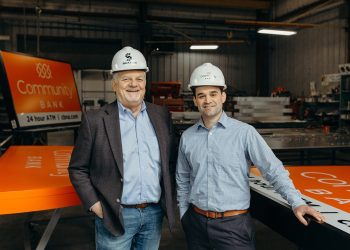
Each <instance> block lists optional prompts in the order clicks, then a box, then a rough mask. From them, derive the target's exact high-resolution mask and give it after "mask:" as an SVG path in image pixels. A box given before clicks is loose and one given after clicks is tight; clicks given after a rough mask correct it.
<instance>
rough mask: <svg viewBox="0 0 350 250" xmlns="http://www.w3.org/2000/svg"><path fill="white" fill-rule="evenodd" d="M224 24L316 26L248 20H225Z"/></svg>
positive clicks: (313, 25)
mask: <svg viewBox="0 0 350 250" xmlns="http://www.w3.org/2000/svg"><path fill="white" fill-rule="evenodd" d="M225 23H226V24H235V25H247V26H259V27H262V26H264V27H268V26H270V27H290V28H300V29H304V28H313V27H315V26H316V25H315V24H310V23H288V22H266V21H248V20H226V21H225Z"/></svg>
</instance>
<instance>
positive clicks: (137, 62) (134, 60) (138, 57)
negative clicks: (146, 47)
mask: <svg viewBox="0 0 350 250" xmlns="http://www.w3.org/2000/svg"><path fill="white" fill-rule="evenodd" d="M126 70H144V71H146V72H148V67H147V62H146V59H145V57H144V56H143V55H142V53H141V52H140V51H138V50H137V49H133V48H132V47H129V46H127V47H124V48H122V49H121V50H119V51H118V52H117V53H116V54H115V55H114V57H113V60H112V69H111V73H114V72H119V71H126Z"/></svg>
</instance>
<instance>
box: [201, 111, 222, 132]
mask: <svg viewBox="0 0 350 250" xmlns="http://www.w3.org/2000/svg"><path fill="white" fill-rule="evenodd" d="M217 124H219V125H221V126H222V127H223V128H226V127H227V126H228V116H227V115H226V113H225V112H224V111H222V113H221V116H220V119H219V120H218V122H217V123H216V124H215V126H216V125H217ZM196 126H197V129H199V128H200V127H202V128H205V129H206V127H205V125H204V123H203V120H202V118H201V119H199V121H198V122H197V123H196Z"/></svg>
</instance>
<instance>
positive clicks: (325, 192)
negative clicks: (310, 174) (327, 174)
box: [305, 189, 332, 195]
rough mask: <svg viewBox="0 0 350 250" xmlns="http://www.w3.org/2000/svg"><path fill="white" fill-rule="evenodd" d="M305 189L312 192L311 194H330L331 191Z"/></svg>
mask: <svg viewBox="0 0 350 250" xmlns="http://www.w3.org/2000/svg"><path fill="white" fill-rule="evenodd" d="M305 191H307V192H309V193H312V194H320V195H322V194H332V192H330V191H328V190H326V189H305Z"/></svg>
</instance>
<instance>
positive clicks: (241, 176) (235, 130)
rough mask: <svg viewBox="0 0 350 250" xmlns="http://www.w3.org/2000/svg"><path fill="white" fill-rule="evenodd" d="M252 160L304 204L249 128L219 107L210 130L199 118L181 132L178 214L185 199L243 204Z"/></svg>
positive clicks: (208, 206) (230, 206) (233, 206)
mask: <svg viewBox="0 0 350 250" xmlns="http://www.w3.org/2000/svg"><path fill="white" fill-rule="evenodd" d="M252 163H253V164H254V165H255V166H256V167H257V168H258V169H259V170H260V172H261V173H262V175H263V177H264V178H265V179H266V180H268V181H269V182H270V184H271V185H273V186H274V189H275V190H276V191H277V192H278V193H279V194H281V195H282V197H283V198H284V199H286V200H287V201H288V203H289V204H290V205H291V206H292V207H293V208H295V207H296V206H299V205H304V204H305V202H304V201H303V200H302V199H301V197H300V193H299V192H298V191H297V190H296V189H295V187H294V185H293V183H292V181H291V180H290V178H289V173H288V171H286V170H285V168H284V167H283V164H282V162H281V161H280V160H279V159H277V157H276V156H275V155H274V153H273V152H272V150H271V149H270V147H269V146H268V145H267V144H266V142H265V140H264V139H263V138H262V137H261V136H260V134H259V133H258V132H257V131H256V130H255V129H254V127H252V126H251V125H248V124H246V123H243V122H240V121H238V120H236V119H233V118H229V117H227V115H226V114H225V112H223V113H222V115H221V117H220V119H219V121H218V123H217V124H216V125H215V126H213V127H212V128H211V129H210V130H208V129H207V128H206V127H205V126H204V124H203V122H202V120H199V121H198V122H197V123H196V124H195V125H193V126H192V127H190V128H188V129H187V130H186V131H185V132H184V133H183V134H182V136H181V140H180V145H179V154H178V160H177V167H176V182H177V199H178V203H179V208H180V216H181V217H182V216H183V215H184V213H185V212H186V210H187V209H188V207H189V204H190V203H192V204H194V205H195V206H197V207H199V208H201V209H203V210H210V211H216V212H224V211H227V210H241V209H248V208H249V206H250V188H249V179H248V178H249V172H250V168H251V164H252Z"/></svg>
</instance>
